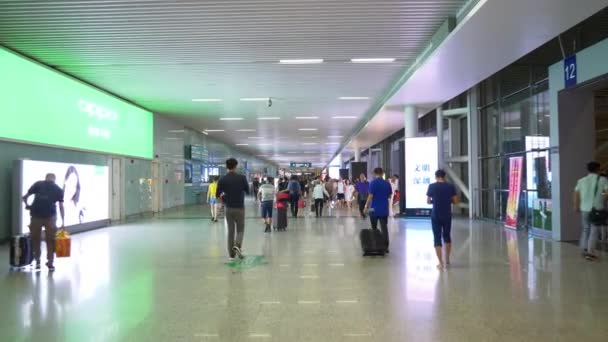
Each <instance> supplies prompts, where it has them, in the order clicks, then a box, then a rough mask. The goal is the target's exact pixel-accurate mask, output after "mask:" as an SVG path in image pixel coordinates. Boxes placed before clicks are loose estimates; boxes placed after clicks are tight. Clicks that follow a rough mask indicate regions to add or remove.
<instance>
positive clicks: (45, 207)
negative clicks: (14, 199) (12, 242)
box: [11, 173, 65, 272]
mask: <svg viewBox="0 0 608 342" xmlns="http://www.w3.org/2000/svg"><path fill="white" fill-rule="evenodd" d="M55 179H56V177H55V175H54V174H52V173H49V174H47V175H46V177H45V180H44V181H38V182H36V183H34V184H33V185H32V186H31V187H30V189H29V190H28V192H27V194H25V195H24V196H23V197H22V200H23V203H25V206H26V209H28V210H29V211H30V215H31V222H30V226H29V227H30V233H31V239H32V243H31V244H32V253H33V259H34V261H35V262H36V269H40V257H41V256H40V254H41V252H40V245H41V239H42V227H44V228H45V234H44V235H45V240H46V251H47V263H46V266H47V267H48V268H49V271H51V272H53V271H55V266H54V264H53V261H54V259H55V234H56V231H57V206H59V214H60V215H61V227H62V228H63V227H64V225H65V224H64V217H65V209H64V207H63V190H62V189H61V188H60V187H59V186H57V184H55ZM30 196H34V201H33V202H32V204H31V205H29V204H28V199H29V197H30ZM11 254H12V253H11Z"/></svg>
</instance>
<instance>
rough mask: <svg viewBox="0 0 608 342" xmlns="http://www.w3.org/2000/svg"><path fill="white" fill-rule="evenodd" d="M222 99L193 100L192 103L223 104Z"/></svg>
mask: <svg viewBox="0 0 608 342" xmlns="http://www.w3.org/2000/svg"><path fill="white" fill-rule="evenodd" d="M222 101H224V100H222V99H192V102H222Z"/></svg>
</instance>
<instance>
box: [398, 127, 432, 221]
mask: <svg viewBox="0 0 608 342" xmlns="http://www.w3.org/2000/svg"><path fill="white" fill-rule="evenodd" d="M437 153H438V149H437V137H425V138H408V139H405V182H406V183H405V203H406V214H407V215H408V216H429V215H430V209H431V208H432V205H429V204H427V203H426V198H427V197H426V192H427V190H428V188H429V185H430V184H431V183H433V182H435V171H437V168H438V164H439V163H438V161H437V157H438V156H437Z"/></svg>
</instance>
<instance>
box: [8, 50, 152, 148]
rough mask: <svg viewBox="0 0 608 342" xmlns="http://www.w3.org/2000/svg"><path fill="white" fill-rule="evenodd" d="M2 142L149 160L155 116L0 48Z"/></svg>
mask: <svg viewBox="0 0 608 342" xmlns="http://www.w3.org/2000/svg"><path fill="white" fill-rule="evenodd" d="M0 75H1V77H0V114H1V115H2V125H0V139H6V140H11V141H19V142H30V143H38V144H46V145H53V146H61V147H67V148H73V149H79V150H87V151H98V152H105V153H111V154H118V155H126V156H133V157H140V158H152V156H153V144H154V141H153V130H154V127H153V115H152V113H150V112H148V111H145V110H143V109H141V108H139V107H136V106H134V105H131V104H129V103H127V102H125V101H123V100H120V99H118V98H116V97H114V96H111V95H108V94H106V93H104V92H102V91H100V90H97V89H95V88H93V87H91V86H88V85H86V84H84V83H82V82H79V81H76V80H74V79H72V78H69V77H66V76H64V75H62V74H60V73H58V72H55V71H53V70H51V69H49V68H46V67H44V66H42V65H39V64H37V63H34V62H31V61H29V60H27V59H25V58H23V57H20V56H18V55H16V54H14V53H12V52H10V51H9V50H6V49H3V48H0Z"/></svg>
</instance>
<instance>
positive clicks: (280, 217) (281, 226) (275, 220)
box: [272, 207, 287, 230]
mask: <svg viewBox="0 0 608 342" xmlns="http://www.w3.org/2000/svg"><path fill="white" fill-rule="evenodd" d="M272 225H273V227H274V229H275V230H286V229H287V207H285V208H277V210H276V212H275V213H274V215H272Z"/></svg>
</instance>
